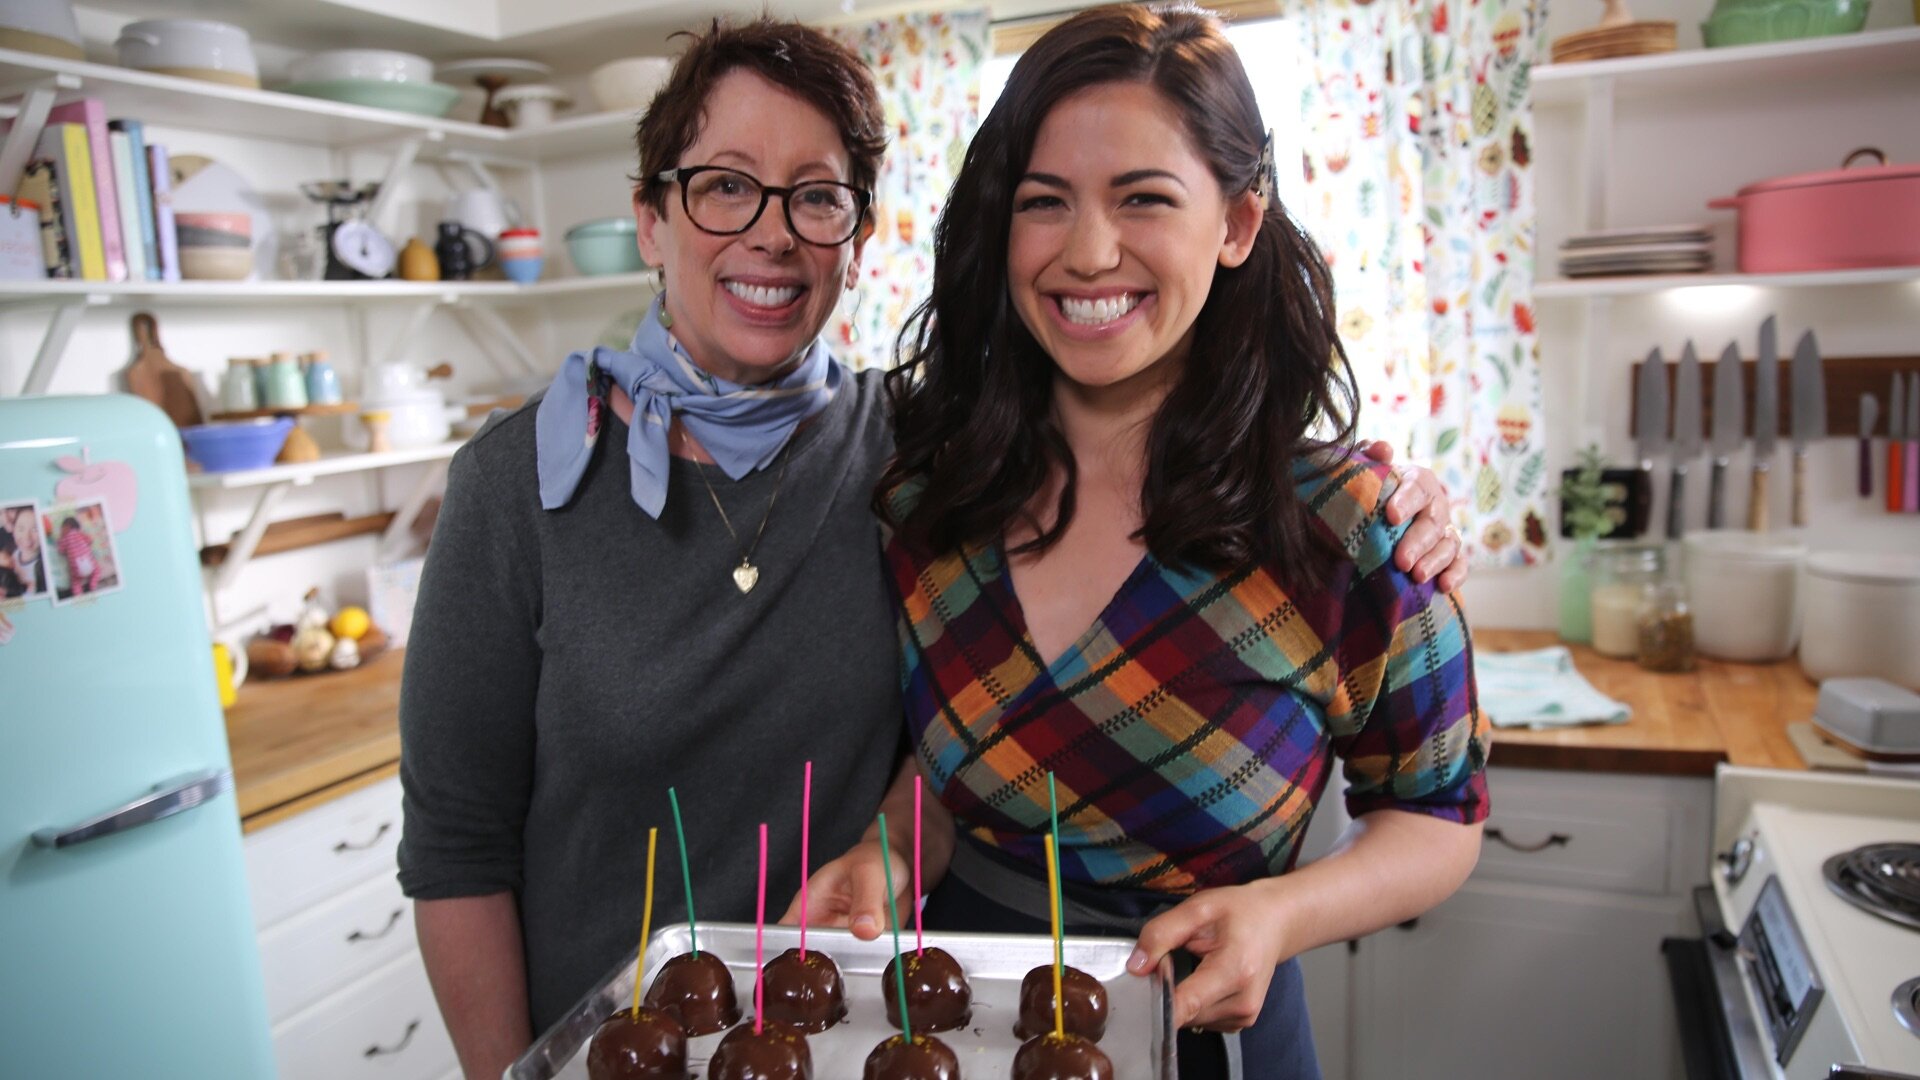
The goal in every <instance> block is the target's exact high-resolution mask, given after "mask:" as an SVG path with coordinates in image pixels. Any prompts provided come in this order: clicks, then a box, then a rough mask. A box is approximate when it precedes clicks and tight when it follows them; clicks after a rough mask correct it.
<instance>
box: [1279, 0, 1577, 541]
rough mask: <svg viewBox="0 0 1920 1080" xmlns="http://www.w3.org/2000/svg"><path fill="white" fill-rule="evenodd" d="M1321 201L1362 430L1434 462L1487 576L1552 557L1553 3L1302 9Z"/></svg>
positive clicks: (1315, 194) (1418, 2)
mask: <svg viewBox="0 0 1920 1080" xmlns="http://www.w3.org/2000/svg"><path fill="white" fill-rule="evenodd" d="M1286 6H1287V7H1288V8H1289V10H1288V12H1287V14H1288V17H1289V19H1290V21H1292V22H1293V23H1294V24H1296V25H1297V26H1298V27H1299V28H1300V32H1301V34H1302V37H1303V40H1302V49H1303V55H1305V56H1307V57H1309V58H1310V59H1311V63H1312V66H1313V71H1312V75H1311V77H1310V78H1309V79H1308V80H1307V88H1306V90H1305V92H1304V94H1303V100H1302V102H1301V105H1302V109H1303V112H1304V114H1305V117H1306V125H1307V130H1308V132H1309V134H1308V136H1307V139H1306V145H1304V146H1303V147H1302V148H1301V150H1302V160H1301V166H1302V168H1303V169H1304V171H1305V174H1306V179H1307V190H1308V192H1309V196H1308V198H1307V200H1306V202H1305V204H1304V205H1296V206H1293V207H1292V208H1291V209H1292V210H1293V212H1294V213H1295V214H1296V215H1297V216H1298V217H1299V218H1300V219H1301V221H1302V223H1303V224H1304V225H1305V226H1306V227H1307V228H1308V230H1309V231H1310V232H1311V233H1312V234H1313V236H1314V238H1315V240H1316V241H1317V242H1318V243H1319V244H1320V247H1321V250H1322V252H1323V253H1324V254H1325V255H1326V257H1327V261H1328V262H1329V263H1330V264H1331V266H1332V269H1333V275H1334V281H1335V287H1336V290H1337V294H1338V304H1339V308H1340V321H1341V331H1342V338H1343V340H1344V341H1345V342H1346V346H1347V349H1348V352H1349V353H1350V355H1351V356H1352V359H1353V363H1354V367H1355V371H1356V373H1357V375H1358V378H1359V383H1360V390H1361V399H1362V400H1361V410H1360V415H1361V425H1362V431H1363V434H1364V435H1367V436H1371V437H1377V438H1383V439H1386V440H1388V441H1390V442H1392V443H1393V444H1394V445H1395V446H1397V447H1398V448H1400V450H1401V451H1402V452H1403V453H1405V454H1407V455H1409V456H1411V457H1413V458H1415V459H1418V460H1424V461H1431V462H1432V463H1433V467H1434V469H1435V471H1436V472H1438V473H1439V474H1440V477H1441V478H1442V479H1443V480H1445V481H1446V484H1447V486H1448V488H1449V489H1451V490H1452V491H1453V493H1454V496H1455V499H1456V503H1455V507H1454V518H1455V522H1456V524H1458V525H1459V526H1460V529H1461V532H1462V534H1463V535H1465V536H1466V538H1467V541H1468V543H1469V545H1470V547H1471V550H1472V552H1473V554H1474V556H1475V559H1476V561H1477V562H1479V563H1481V564H1483V565H1527V564H1532V563H1535V562H1537V561H1539V560H1540V559H1541V558H1542V557H1543V556H1544V555H1545V552H1546V548H1547V528H1546V522H1547V520H1548V515H1547V514H1546V513H1545V503H1546V499H1547V492H1548V489H1549V487H1550V486H1551V485H1550V484H1549V482H1548V477H1547V473H1546V461H1545V445H1546V443H1545V439H1544V437H1543V435H1542V432H1541V428H1540V418H1541V413H1542V401H1541V389H1540V365H1539V353H1538V342H1537V339H1536V337H1535V334H1534V314H1533V296H1532V289H1533V260H1534V253H1533V239H1534V203H1533V171H1532V168H1531V166H1532V150H1531V142H1532V135H1531V131H1532V111H1531V103H1530V100H1529V97H1528V93H1527V85H1528V70H1529V67H1530V64H1531V62H1532V58H1533V57H1534V56H1535V55H1536V51H1537V49H1538V46H1539V44H1540V39H1541V37H1542V34H1543V28H1544V23H1545V19H1546V12H1545V0H1387V2H1374V0H1288V3H1287V5H1286Z"/></svg>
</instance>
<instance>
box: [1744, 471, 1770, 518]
mask: <svg viewBox="0 0 1920 1080" xmlns="http://www.w3.org/2000/svg"><path fill="white" fill-rule="evenodd" d="M1772 479H1773V469H1772V468H1771V467H1770V466H1769V465H1768V464H1767V463H1766V462H1764V461H1756V462H1754V463H1753V490H1752V492H1751V493H1749V495H1748V498H1747V528H1749V529H1752V530H1753V531H1754V532H1766V531H1767V518H1768V517H1769V514H1768V510H1769V507H1768V506H1767V487H1768V486H1769V481H1770V480H1772Z"/></svg>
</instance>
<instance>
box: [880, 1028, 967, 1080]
mask: <svg viewBox="0 0 1920 1080" xmlns="http://www.w3.org/2000/svg"><path fill="white" fill-rule="evenodd" d="M860 1075H861V1076H862V1077H863V1080H960V1059H959V1058H957V1057H955V1056H954V1054H953V1049H952V1048H951V1047H949V1046H948V1045H947V1044H946V1043H943V1042H941V1041H940V1040H939V1039H936V1038H934V1037H933V1036H931V1035H915V1036H914V1037H913V1041H912V1042H908V1041H907V1037H906V1036H905V1035H894V1036H891V1037H889V1038H885V1039H882V1040H880V1045H879V1046H876V1047H874V1048H873V1053H871V1054H868V1055H867V1066H866V1068H865V1069H862V1070H861V1073H860Z"/></svg>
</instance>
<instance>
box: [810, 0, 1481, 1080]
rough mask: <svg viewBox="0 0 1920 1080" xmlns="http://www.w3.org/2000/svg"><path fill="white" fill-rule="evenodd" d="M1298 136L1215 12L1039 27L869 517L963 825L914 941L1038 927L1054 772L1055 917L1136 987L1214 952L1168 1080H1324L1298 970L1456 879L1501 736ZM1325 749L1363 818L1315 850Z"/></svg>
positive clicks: (852, 856)
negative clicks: (1416, 511)
mask: <svg viewBox="0 0 1920 1080" xmlns="http://www.w3.org/2000/svg"><path fill="white" fill-rule="evenodd" d="M1275 154H1276V148H1275V147H1274V146H1273V142H1272V137H1271V135H1270V134H1269V133H1268V130H1267V128H1266V126H1265V125H1264V124H1263V123H1262V122H1261V119H1260V114H1259V110H1258V107H1257V106H1256V104H1255V100H1254V94H1253V90H1252V87H1251V86H1250V84H1249V82H1248V80H1247V76H1246V73H1245V71H1244V70H1243V69H1242V67H1241V63H1240V60H1239V58H1238V56H1237V55H1236V54H1235V53H1234V50H1233V48H1232V47H1231V46H1230V45H1229V44H1228V42H1227V41H1226V39H1225V37H1224V36H1223V35H1222V34H1221V31H1220V28H1219V25H1218V24H1217V22H1216V21H1215V20H1214V19H1213V18H1212V17H1211V16H1210V15H1207V14H1206V13H1204V12H1201V11H1199V10H1198V9H1195V8H1191V7H1167V8H1158V9H1149V8H1146V7H1140V6H1133V5H1126V6H1113V7H1105V8H1099V9H1094V10H1091V11H1088V12H1084V13H1082V14H1080V15H1078V16H1076V17H1074V18H1072V19H1070V20H1068V21H1066V22H1065V23H1063V24H1062V25H1060V26H1059V27H1057V28H1055V29H1054V30H1053V31H1051V32H1049V33H1048V34H1047V35H1046V36H1044V37H1043V38H1041V39H1040V41H1039V42H1038V43H1036V44H1035V45H1034V46H1033V48H1032V49H1031V50H1030V51H1028V52H1027V54H1026V55H1025V56H1024V57H1022V59H1021V60H1020V62H1019V63H1018V64H1017V65H1016V67H1015V68H1014V70H1013V73H1012V76H1011V78H1010V79H1009V80H1008V83H1007V86H1006V90H1005V92H1004V93H1003V94H1002V96H1001V98H1000V100H999V103H998V104H997V105H995V106H994V108H993V110H992V112H991V114H990V115H988V116H987V118H986V119H985V121H984V122H983V124H982V126H981V129H980V132H979V134H978V135H976V136H975V138H974V141H973V144H972V147H971V148H970V149H969V151H968V153H967V157H966V161H965V164H964V166H963V167H962V169H961V171H960V175H959V177H958V179H957V181H956V183H955V186H954V190H953V193H952V197H951V200H950V202H949V203H948V206H947V209H946V212H945V213H944V214H943V216H942V218H941V222H940V226H939V230H938V233H937V239H936V244H937V260H938V261H937V268H936V271H935V281H934V291H933V295H932V297H931V298H930V299H929V300H928V301H927V303H926V304H925V306H924V307H923V308H922V309H921V311H920V313H919V317H918V320H917V322H916V324H915V326H914V336H913V337H912V339H911V342H910V344H911V357H910V360H909V361H908V363H906V364H905V365H904V366H903V367H902V368H900V369H899V370H897V371H895V372H894V373H892V375H891V376H890V377H889V379H888V390H889V395H890V397H891V400H892V403H893V425H894V434H895V446H896V456H895V459H894V461H893V462H892V464H891V465H890V466H889V468H888V470H887V472H886V475H885V477H884V479H883V481H882V483H881V485H880V494H879V496H878V497H877V507H878V509H879V511H880V513H881V516H882V518H883V519H884V520H886V521H887V522H888V523H889V525H890V528H891V535H890V538H889V542H888V548H887V559H888V564H889V569H890V570H891V572H892V580H893V584H894V588H895V591H896V594H897V596H898V598H899V600H900V602H901V605H902V610H901V636H902V641H903V649H904V665H903V667H904V675H903V686H904V690H905V699H906V706H907V713H908V720H909V728H910V732H911V735H912V737H913V740H914V745H915V748H916V750H917V753H918V757H919V762H920V767H921V771H922V772H923V773H924V774H925V776H926V777H927V779H928V780H929V782H930V784H931V786H932V789H933V791H934V792H935V793H937V794H938V796H939V803H940V804H941V806H942V807H943V808H944V810H945V812H947V813H950V814H951V815H952V816H953V818H954V820H955V822H956V824H957V825H958V827H959V833H960V837H959V842H958V845H957V847H956V849H955V850H954V852H953V854H952V857H951V863H950V865H949V866H948V867H947V870H946V875H945V878H944V880H943V881H942V882H941V884H940V885H939V887H938V888H937V889H936V890H935V892H934V893H933V895H932V897H931V899H930V900H929V903H928V907H927V910H926V918H927V921H928V923H929V924H930V925H936V926H940V927H942V928H963V929H983V930H1001V931H1025V932H1044V931H1045V927H1046V924H1047V914H1048V912H1047V892H1046V887H1045V870H1044V865H1045V864H1044V861H1043V855H1042V842H1041V840H1042V835H1043V834H1044V833H1045V832H1046V830H1047V825H1048V817H1049V815H1048V774H1049V773H1052V774H1054V775H1055V776H1056V777H1057V779H1058V789H1059V813H1060V830H1061V843H1062V852H1061V864H1062V875H1063V878H1064V880H1065V883H1066V884H1065V893H1066V901H1067V918H1068V923H1069V926H1070V928H1071V929H1072V930H1074V931H1076V932H1084V933H1103V932H1104V933H1109V934H1112V933H1121V934H1128V933H1137V934H1138V937H1139V948H1138V950H1137V951H1136V953H1135V954H1134V957H1133V961H1132V962H1131V964H1130V968H1131V969H1132V970H1133V971H1135V972H1136V973H1144V972H1146V971H1149V970H1151V969H1152V968H1153V967H1155V966H1156V965H1158V964H1159V962H1160V961H1161V959H1162V957H1164V956H1166V955H1168V954H1169V953H1170V952H1174V951H1175V950H1179V951H1181V952H1183V953H1185V954H1189V955H1190V956H1193V957H1198V958H1199V964H1198V966H1197V968H1195V969H1194V970H1193V972H1192V974H1191V975H1189V976H1188V977H1187V978H1185V979H1184V981H1182V982H1181V984H1180V985H1179V987H1178V990H1177V991H1176V994H1175V999H1174V1017H1175V1021H1176V1022H1177V1023H1178V1024H1179V1025H1181V1026H1182V1027H1183V1028H1203V1029H1211V1030H1213V1031H1220V1032H1238V1033H1240V1034H1239V1036H1238V1037H1237V1038H1235V1039H1232V1040H1227V1041H1222V1040H1220V1039H1218V1038H1217V1037H1210V1038H1208V1039H1199V1038H1186V1037H1183V1039H1182V1044H1181V1054H1182V1065H1183V1068H1182V1075H1188V1076H1213V1075H1235V1074H1236V1073H1235V1072H1234V1070H1236V1069H1242V1070H1243V1072H1241V1073H1239V1074H1243V1075H1250V1076H1259V1077H1266V1078H1285V1080H1293V1078H1298V1077H1313V1076H1317V1075H1318V1067H1317V1064H1316V1062H1315V1059H1314V1054H1313V1044H1312V1036H1311V1033H1310V1031H1309V1029H1308V1027H1307V1018H1306V1012H1305V1007H1304V1003H1303V1001H1302V994H1301V985H1300V974H1299V967H1298V963H1297V961H1296V960H1294V959H1293V958H1294V957H1296V956H1298V954H1300V953H1301V952H1304V951H1306V950H1308V949H1311V948H1314V947H1316V946H1319V945H1323V944H1327V943H1330V942H1335V941H1340V940H1346V939H1351V938H1356V937H1359V936H1361V935H1363V934H1366V933H1369V932H1371V931H1374V930H1377V929H1380V928H1382V927H1385V926H1390V925H1392V924H1394V923H1397V922H1401V921H1404V920H1406V919H1409V918H1411V917H1413V916H1415V915H1417V914H1419V913H1420V912H1422V911H1425V910H1426V909H1428V908H1430V907H1432V906H1433V905H1435V904H1437V903H1439V902H1440V901H1441V900H1442V899H1444V898H1445V897H1446V896H1447V895H1449V894H1450V893H1451V892H1452V891H1453V890H1454V889H1455V888H1457V887H1458V886H1459V884H1460V883H1461V882H1462V881H1463V880H1464V879H1465V877H1466V876H1467V873H1468V872H1469V871H1470V870H1471V869H1472V867H1473V864H1474V861H1475V859H1476V858H1477V855H1478V851H1479V842H1480V822H1481V821H1482V820H1483V819H1484V818H1485V817H1486V814H1487V795H1486V784H1485V779H1484V774H1483V771H1484V766H1485V763H1486V755H1487V723H1486V720H1485V718H1484V717H1483V716H1482V714H1481V713H1480V711H1479V709H1478V708H1477V706H1476V704H1475V700H1474V693H1473V683H1472V671H1471V655H1470V650H1469V645H1468V640H1467V630H1466V625H1465V623H1464V621H1463V619H1462V615H1461V612H1460V609H1459V607H1458V605H1457V604H1456V603H1455V602H1454V600H1453V599H1452V598H1451V597H1449V596H1447V595H1446V594H1444V593H1442V592H1439V591H1436V590H1435V589H1434V588H1433V587H1432V586H1431V585H1418V584H1415V582H1414V581H1413V580H1412V579H1411V578H1410V577H1409V576H1408V575H1407V574H1405V573H1404V572H1402V570H1400V569H1399V568H1397V567H1396V566H1395V565H1394V562H1393V559H1392V548H1393V543H1394V539H1395V537H1396V535H1397V533H1398V531H1399V530H1397V529H1395V528H1394V527H1392V526H1390V525H1389V524H1388V523H1387V521H1386V519H1385V515H1384V513H1383V507H1384V505H1385V501H1386V499H1387V497H1388V496H1389V495H1390V493H1391V491H1392V490H1393V487H1394V483H1395V482H1394V480H1393V478H1392V476H1391V474H1390V472H1389V471H1388V470H1387V469H1385V468H1383V467H1381V466H1379V465H1377V464H1375V463H1372V462H1369V461H1367V460H1365V459H1364V458H1362V457H1361V456H1359V455H1358V453H1357V452H1355V451H1354V449H1353V447H1352V439H1353V430H1354V410H1355V400H1356V395H1355V392H1354V382H1353V375H1352V372H1351V370H1350V368H1349V366H1348V363H1347V358H1346V354H1345V351H1344V349H1343V348H1342V346H1341V343H1340V339H1339V336H1338V334H1337V332H1336V329H1335V327H1336V323H1335V319H1334V303H1333V289H1332V285H1331V282H1330V280H1329V276H1328V272H1327V268H1326V266H1325V264H1324V263H1323V262H1322V260H1321V258H1320V256H1319V254H1318V253H1317V252H1316V251H1315V249H1314V247H1313V244H1312V243H1311V242H1310V241H1309V240H1308V239H1307V238H1306V237H1305V236H1304V235H1303V234H1302V232H1301V231H1300V229H1299V228H1298V226H1296V225H1295V224H1294V222H1293V221H1292V220H1291V219H1290V218H1289V217H1288V215H1287V214H1286V212H1285V210H1284V209H1283V208H1282V207H1281V206H1280V204H1279V202H1278V200H1277V199H1276V198H1275V195H1274V178H1275V172H1274V158H1275ZM1286 156H1288V157H1291V154H1290V153H1288V154H1286ZM1335 757H1338V758H1339V759H1340V760H1341V762H1342V765H1343V767H1344V771H1345V779H1346V782H1347V787H1346V791H1345V797H1346V803H1347V807H1348V809H1349V810H1350V811H1351V812H1352V814H1353V816H1354V819H1355V821H1354V825H1353V827H1352V828H1351V829H1350V830H1349V831H1348V832H1347V833H1346V834H1344V835H1343V836H1342V838H1341V840H1340V841H1339V843H1338V844H1336V846H1335V848H1334V850H1333V852H1332V853H1331V854H1329V855H1328V856H1327V857H1325V858H1323V859H1320V860H1317V861H1315V862H1313V863H1311V864H1309V865H1305V866H1296V859H1297V856H1298V852H1299V844H1300V840H1301V838H1302V836H1303V835H1304V834H1305V832H1306V827H1307V824H1308V821H1309V819H1310V817H1311V815H1312V813H1313V809H1314V806H1315V804H1316V802H1317V801H1318V800H1319V799H1320V798H1321V796H1322V794H1323V793H1324V791H1325V789H1326V785H1327V783H1328V780H1329V778H1330V773H1331V765H1332V762H1333V760H1334V758H1335ZM876 854H877V853H876V852H873V851H871V850H869V851H867V852H861V851H859V850H857V849H856V851H854V852H851V853H849V855H848V856H846V857H845V859H843V860H842V862H841V863H839V864H836V865H835V866H833V867H831V868H829V870H828V871H826V872H825V876H826V877H828V878H830V879H831V878H832V877H834V876H835V875H837V874H839V873H840V872H842V871H843V870H844V869H846V868H847V867H848V866H850V865H854V864H857V863H859V862H861V861H862V860H869V861H873V860H875V856H876ZM1235 1059H1238V1060H1239V1061H1240V1063H1241V1064H1239V1065H1230V1064H1229V1063H1230V1062H1232V1061H1234V1060H1235Z"/></svg>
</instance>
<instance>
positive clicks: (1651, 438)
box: [1633, 348, 1667, 523]
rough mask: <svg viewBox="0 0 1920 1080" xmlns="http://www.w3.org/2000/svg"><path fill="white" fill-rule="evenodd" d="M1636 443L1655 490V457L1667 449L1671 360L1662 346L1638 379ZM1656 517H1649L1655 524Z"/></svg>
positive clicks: (1643, 366)
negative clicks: (1667, 359)
mask: <svg viewBox="0 0 1920 1080" xmlns="http://www.w3.org/2000/svg"><path fill="white" fill-rule="evenodd" d="M1633 398H1634V415H1635V419H1636V420H1637V421H1638V422H1637V423H1636V424H1635V425H1634V428H1635V430H1634V433H1633V438H1634V444H1635V446H1636V447H1637V448H1638V449H1639V452H1640V471H1641V472H1643V473H1645V474H1646V481H1647V490H1648V491H1649V492H1651V491H1652V490H1653V459H1654V458H1657V457H1659V456H1660V455H1662V454H1664V453H1666V452H1667V362H1666V360H1665V359H1663V358H1662V357H1661V355H1660V350H1659V349H1657V348H1656V349H1654V350H1653V351H1652V352H1650V353H1648V354H1647V358H1646V360H1644V361H1642V362H1641V364H1640V370H1639V372H1638V373H1637V374H1636V375H1635V381H1634V392H1633ZM1652 519H1653V516H1652V515H1651V514H1649V515H1648V516H1647V520H1648V521H1649V523H1651V521H1652Z"/></svg>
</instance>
